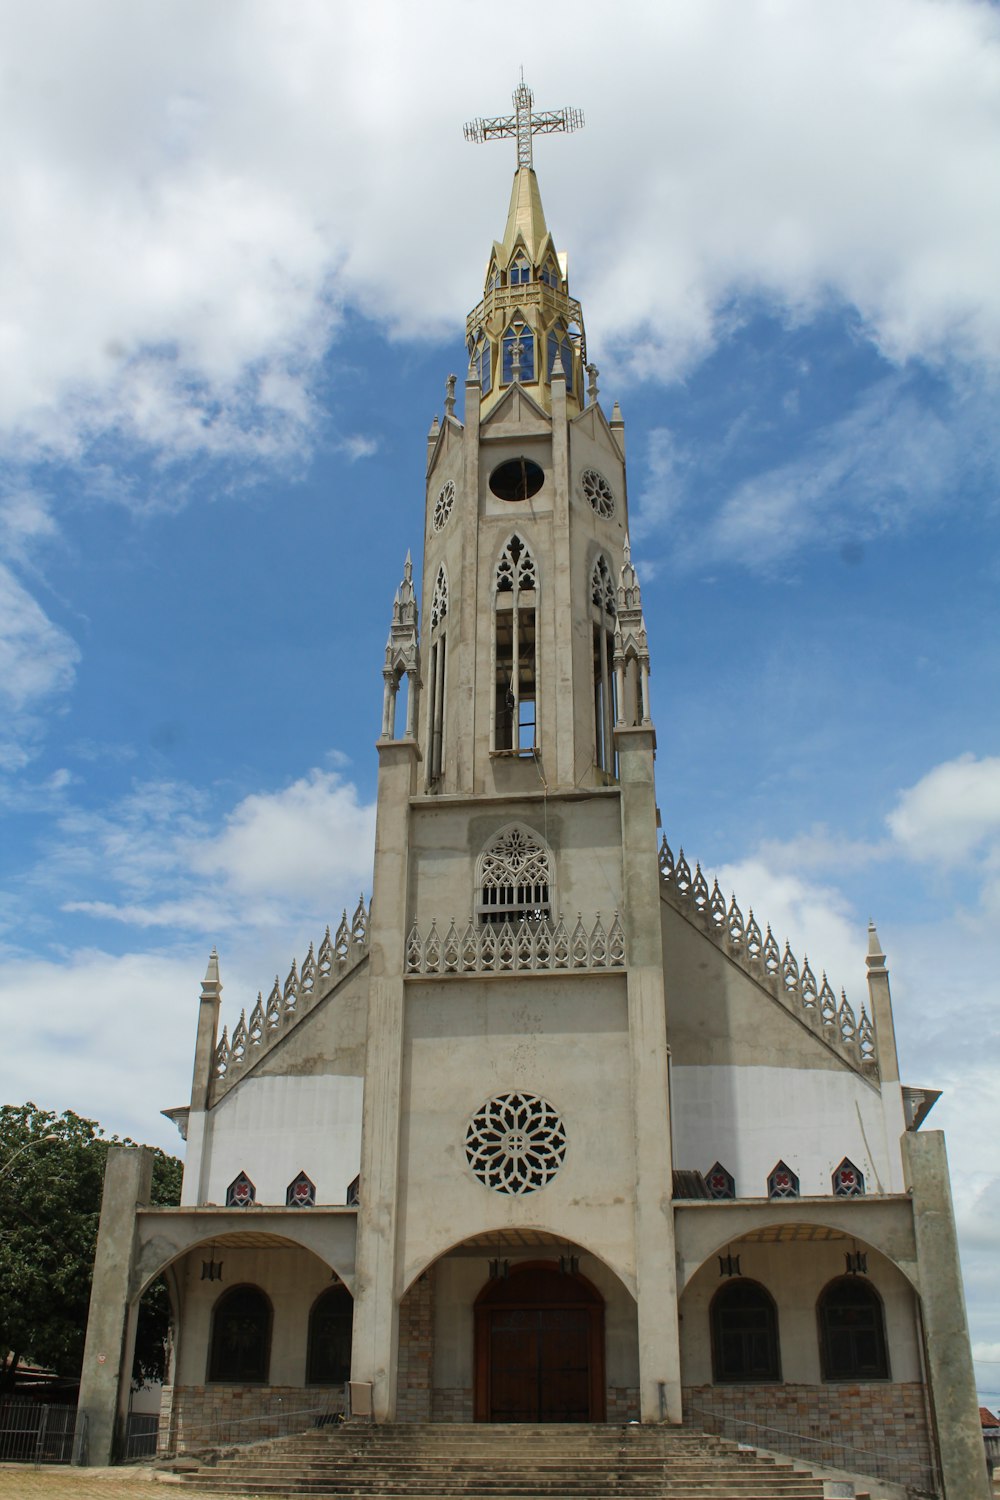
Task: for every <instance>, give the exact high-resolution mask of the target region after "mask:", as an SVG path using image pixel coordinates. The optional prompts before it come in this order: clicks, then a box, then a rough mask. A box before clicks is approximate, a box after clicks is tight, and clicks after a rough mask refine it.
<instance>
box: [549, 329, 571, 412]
mask: <svg viewBox="0 0 1000 1500" xmlns="http://www.w3.org/2000/svg"><path fill="white" fill-rule="evenodd" d="M560 355H561V356H562V367H563V370H564V371H565V373H566V390H567V391H568V392H569V394H570V395H571V396H572V394H573V345H572V344H571V343H570V340H569V335H568V334H567V332H566V330H565V328H563V327H561V326H560V325H559V324H558V323H557V324H556V326H555V327H554V328H553V329H551V330H550V332H549V337H548V372H549V380H551V379H552V371H553V370H554V369H555V364H556V359H557V358H558V357H559V356H560Z"/></svg>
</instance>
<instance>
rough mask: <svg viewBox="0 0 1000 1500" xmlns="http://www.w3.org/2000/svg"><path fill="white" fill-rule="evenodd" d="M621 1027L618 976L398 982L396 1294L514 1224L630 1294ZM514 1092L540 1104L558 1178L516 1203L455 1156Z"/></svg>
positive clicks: (629, 1148) (630, 1166) (628, 1147)
mask: <svg viewBox="0 0 1000 1500" xmlns="http://www.w3.org/2000/svg"><path fill="white" fill-rule="evenodd" d="M626 1024H627V1022H626V1014H625V980H624V976H623V975H621V974H615V973H610V974H608V975H606V976H580V975H572V974H566V975H552V974H545V975H541V976H538V977H532V978H522V979H517V978H507V977H505V976H498V977H497V978H496V979H495V980H494V979H492V978H489V979H486V980H483V979H480V980H477V981H474V982H471V983H468V984H463V983H461V982H460V981H450V982H448V981H444V982H440V981H439V982H432V983H424V982H420V983H409V984H408V985H407V1005H406V1021H405V1025H406V1039H405V1064H404V1074H403V1095H402V1102H403V1108H402V1127H401V1145H400V1178H399V1202H400V1207H401V1231H400V1233H401V1252H402V1253H401V1260H402V1268H401V1272H400V1279H401V1285H400V1287H399V1289H398V1292H397V1295H398V1294H399V1293H401V1291H402V1289H403V1286H406V1285H409V1283H410V1282H411V1281H412V1280H413V1278H414V1277H415V1276H416V1275H417V1274H418V1272H420V1271H421V1270H423V1269H425V1268H426V1266H427V1265H429V1264H430V1263H431V1261H433V1260H436V1259H437V1258H438V1256H440V1255H441V1254H442V1253H443V1252H445V1251H446V1250H448V1249H449V1248H450V1247H451V1246H453V1245H456V1244H459V1243H461V1242H462V1241H464V1240H466V1239H468V1238H469V1237H470V1236H471V1235H474V1234H481V1233H483V1232H485V1231H487V1230H490V1229H495V1228H514V1227H531V1228H539V1229H545V1230H548V1231H551V1232H554V1233H557V1234H559V1235H561V1236H563V1237H565V1238H566V1239H568V1240H571V1241H572V1242H573V1243H575V1244H578V1245H580V1246H582V1247H583V1248H584V1249H591V1250H596V1251H598V1252H599V1254H600V1255H601V1256H602V1257H603V1258H604V1259H605V1260H606V1261H607V1263H608V1264H609V1265H611V1266H612V1267H613V1268H614V1269H615V1271H616V1272H617V1274H618V1275H620V1276H621V1277H622V1279H623V1280H625V1281H626V1284H630V1282H629V1278H630V1277H632V1276H633V1267H634V1261H633V1248H632V1246H633V1238H632V1214H633V1184H634V1180H635V1165H634V1161H635V1154H634V1141H633V1128H632V1116H631V1109H630V1096H629V1056H628V1046H627V1031H626ZM512 1089H525V1090H528V1091H530V1092H532V1093H535V1094H538V1095H541V1096H542V1097H543V1098H545V1099H547V1100H548V1101H549V1103H550V1104H552V1105H553V1106H554V1107H555V1108H556V1109H557V1110H558V1111H559V1113H560V1115H561V1116H562V1119H563V1121H564V1124H565V1127H566V1131H567V1139H568V1144H567V1150H566V1158H565V1161H564V1163H563V1165H562V1167H561V1169H560V1170H559V1172H558V1173H557V1175H556V1176H555V1177H554V1178H553V1179H552V1180H551V1181H550V1182H549V1183H548V1184H547V1185H546V1186H545V1187H544V1188H543V1189H542V1190H540V1191H538V1192H530V1193H525V1194H523V1195H521V1196H514V1195H510V1194H506V1193H501V1192H496V1191H494V1189H492V1188H490V1187H486V1186H484V1185H483V1183H481V1182H480V1181H479V1180H478V1178H477V1177H476V1176H475V1175H474V1174H473V1172H472V1169H471V1168H470V1166H469V1164H468V1161H467V1159H466V1154H465V1135H466V1130H467V1128H468V1124H469V1121H470V1119H471V1117H472V1115H473V1114H474V1113H475V1112H476V1111H477V1110H478V1109H479V1108H480V1106H481V1105H482V1104H483V1103H484V1102H485V1101H486V1100H488V1099H490V1098H491V1097H493V1096H494V1095H496V1094H498V1093H504V1092H507V1091H509V1090H512ZM631 1284H634V1281H633V1282H632V1283H631Z"/></svg>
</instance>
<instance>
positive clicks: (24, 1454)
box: [0, 1401, 77, 1464]
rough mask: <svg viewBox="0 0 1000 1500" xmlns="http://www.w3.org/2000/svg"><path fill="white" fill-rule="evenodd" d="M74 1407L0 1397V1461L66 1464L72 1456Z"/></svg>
mask: <svg viewBox="0 0 1000 1500" xmlns="http://www.w3.org/2000/svg"><path fill="white" fill-rule="evenodd" d="M76 1426H77V1423H76V1407H75V1406H49V1405H48V1404H47V1403H45V1402H41V1401H0V1461H2V1462H4V1463H17V1464H68V1463H69V1462H70V1460H71V1459H72V1457H73V1439H74V1437H75V1435H76Z"/></svg>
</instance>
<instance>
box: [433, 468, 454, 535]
mask: <svg viewBox="0 0 1000 1500" xmlns="http://www.w3.org/2000/svg"><path fill="white" fill-rule="evenodd" d="M454 503H455V481H454V479H449V480H448V483H447V484H446V485H443V486H442V488H441V493H440V495H438V497H437V499H436V500H435V502H434V530H435V531H443V530H444V525H445V522H446V521H447V519H448V517H449V516H450V515H451V507H452V506H453V505H454Z"/></svg>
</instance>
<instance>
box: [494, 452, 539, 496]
mask: <svg viewBox="0 0 1000 1500" xmlns="http://www.w3.org/2000/svg"><path fill="white" fill-rule="evenodd" d="M544 483H545V474H544V473H543V471H542V470H541V469H540V468H539V466H538V464H536V463H533V462H532V460H531V459H530V458H508V460H507V462H506V463H503V464H501V465H500V467H499V468H498V469H494V470H493V473H492V474H491V475H490V489H491V490H492V491H493V493H494V495H496V496H497V498H498V499H500V500H530V499H531V497H532V495H537V494H538V491H539V490H540V489H541V487H542V485H543V484H544Z"/></svg>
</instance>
